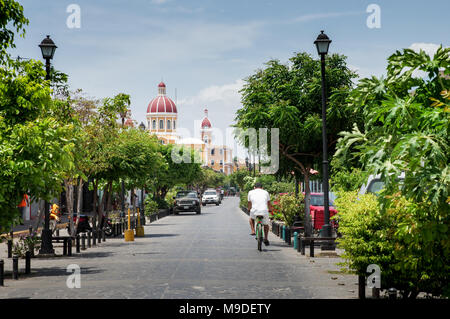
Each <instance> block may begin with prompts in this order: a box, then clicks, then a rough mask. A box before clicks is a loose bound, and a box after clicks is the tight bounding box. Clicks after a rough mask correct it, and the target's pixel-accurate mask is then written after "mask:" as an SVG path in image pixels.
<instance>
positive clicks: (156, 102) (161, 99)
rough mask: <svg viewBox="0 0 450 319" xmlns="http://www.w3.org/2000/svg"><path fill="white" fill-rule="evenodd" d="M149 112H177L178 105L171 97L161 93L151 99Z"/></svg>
mask: <svg viewBox="0 0 450 319" xmlns="http://www.w3.org/2000/svg"><path fill="white" fill-rule="evenodd" d="M147 113H177V107H176V105H175V103H174V102H173V101H172V100H171V99H170V98H168V97H167V96H165V95H160V96H157V97H155V98H154V99H153V100H151V101H150V103H149V105H148V107H147Z"/></svg>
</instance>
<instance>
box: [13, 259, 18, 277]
mask: <svg viewBox="0 0 450 319" xmlns="http://www.w3.org/2000/svg"><path fill="white" fill-rule="evenodd" d="M12 260H13V272H12V279H14V280H18V279H19V257H18V256H16V255H14V256H13V258H12Z"/></svg>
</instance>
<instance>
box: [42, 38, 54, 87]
mask: <svg viewBox="0 0 450 319" xmlns="http://www.w3.org/2000/svg"><path fill="white" fill-rule="evenodd" d="M39 47H40V48H41V52H42V57H43V58H44V60H45V71H46V77H45V79H46V80H50V60H51V59H53V55H54V54H55V51H56V48H57V46H56V45H55V43H54V42H53V40H52V39H50V36H49V35H47V37H46V38H45V39H44V40H42V42H41V44H39Z"/></svg>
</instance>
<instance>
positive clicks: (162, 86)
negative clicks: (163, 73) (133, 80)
mask: <svg viewBox="0 0 450 319" xmlns="http://www.w3.org/2000/svg"><path fill="white" fill-rule="evenodd" d="M158 87H160V88H165V87H166V85H165V84H164V82H161V83H159V84H158Z"/></svg>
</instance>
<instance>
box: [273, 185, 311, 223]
mask: <svg viewBox="0 0 450 319" xmlns="http://www.w3.org/2000/svg"><path fill="white" fill-rule="evenodd" d="M302 202H303V195H302V194H299V195H298V196H295V194H292V193H291V194H283V195H280V196H279V205H277V210H278V211H279V212H280V213H281V215H282V220H283V221H284V223H285V224H286V225H287V226H292V225H293V224H294V221H295V216H296V215H298V216H299V217H300V220H303V217H304V214H305V205H303V204H302Z"/></svg>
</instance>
